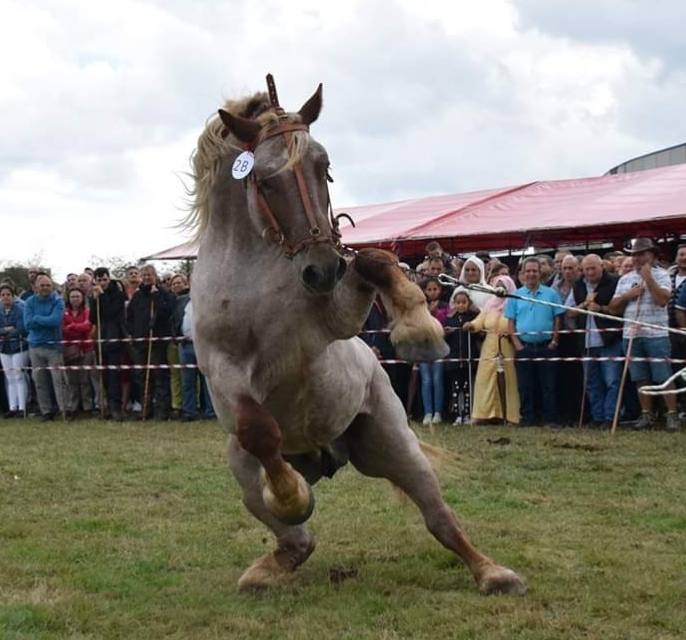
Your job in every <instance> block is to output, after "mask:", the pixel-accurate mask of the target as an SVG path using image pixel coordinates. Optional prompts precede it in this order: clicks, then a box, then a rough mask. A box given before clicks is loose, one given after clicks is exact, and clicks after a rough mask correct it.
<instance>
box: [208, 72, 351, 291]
mask: <svg viewBox="0 0 686 640" xmlns="http://www.w3.org/2000/svg"><path fill="white" fill-rule="evenodd" d="M267 80H268V83H269V89H270V94H269V97H270V101H271V106H270V108H269V109H268V110H267V111H266V112H264V113H262V114H261V115H259V116H258V117H256V118H254V119H251V118H246V117H241V116H238V115H235V114H232V113H230V112H229V111H225V110H223V109H222V110H220V111H219V116H220V117H221V120H222V122H223V124H224V126H225V128H226V129H225V135H228V133H231V134H233V136H234V137H235V138H236V139H237V140H238V141H240V143H241V144H242V145H243V147H244V148H245V149H246V150H248V151H251V152H252V153H253V154H254V165H253V168H252V171H251V172H250V173H249V174H248V175H247V177H246V178H244V180H245V183H246V189H247V196H248V209H249V211H250V217H251V220H252V221H253V224H254V225H255V226H256V228H257V230H258V231H259V233H260V234H261V235H262V236H263V237H264V238H265V239H267V240H270V241H275V242H277V243H278V245H279V246H280V248H281V251H282V252H283V254H284V255H285V256H286V257H287V258H290V259H291V261H292V263H293V265H294V266H295V268H296V270H297V273H298V275H299V277H300V280H301V282H302V283H303V285H304V286H305V287H306V288H307V290H308V291H310V292H311V293H314V294H327V293H330V292H331V291H332V290H333V288H334V287H335V286H336V283H337V282H338V281H339V280H340V279H341V278H342V277H343V274H344V273H345V269H346V262H345V260H344V259H343V257H342V256H341V254H340V253H339V251H338V249H339V247H340V242H339V240H340V234H339V232H338V224H337V221H336V219H335V218H334V216H333V213H332V209H331V202H330V200H329V189H328V180H329V179H330V178H329V173H328V169H329V157H328V155H327V153H326V150H325V149H324V147H323V146H322V145H321V144H319V143H318V142H316V141H315V140H314V139H313V138H312V137H311V136H310V134H309V125H310V124H312V123H313V122H314V121H315V120H316V119H317V117H318V116H319V112H320V111H321V107H322V85H321V84H320V85H319V87H318V89H317V91H316V92H315V93H314V95H313V96H312V97H311V98H310V99H309V100H308V101H307V102H306V103H305V104H304V105H303V106H302V108H301V109H300V110H299V111H298V112H297V113H286V112H284V111H283V109H281V107H280V106H279V105H278V99H277V97H276V90H275V89H274V86H273V81H272V80H271V76H268V78H267ZM241 157H245V156H237V157H236V161H235V162H236V163H239V159H240V158H241ZM249 159H250V158H249V156H248V160H249ZM237 166H238V167H240V164H238V165H237Z"/></svg>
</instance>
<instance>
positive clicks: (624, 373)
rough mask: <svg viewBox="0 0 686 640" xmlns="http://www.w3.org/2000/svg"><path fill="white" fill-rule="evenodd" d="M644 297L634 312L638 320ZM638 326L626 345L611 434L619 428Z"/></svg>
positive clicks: (633, 329)
mask: <svg viewBox="0 0 686 640" xmlns="http://www.w3.org/2000/svg"><path fill="white" fill-rule="evenodd" d="M642 297H643V292H641V295H640V296H639V297H638V300H637V301H636V311H635V312H634V320H638V314H639V312H640V309H641V298H642ZM635 329H636V327H635V326H633V327H632V332H631V335H630V336H629V342H628V344H627V345H626V354H624V369H623V370H622V378H621V380H620V382H619V391H618V393H617V404H616V405H615V415H614V417H613V418H612V429H610V435H615V431H616V430H617V423H618V422H619V412H620V410H621V408H622V401H623V400H624V384H625V383H626V376H627V373H628V371H629V361H630V360H631V349H632V348H633V346H634V337H635V335H636V331H635Z"/></svg>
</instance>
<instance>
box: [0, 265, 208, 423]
mask: <svg viewBox="0 0 686 640" xmlns="http://www.w3.org/2000/svg"><path fill="white" fill-rule="evenodd" d="M28 277H29V281H30V286H29V287H27V288H26V290H25V291H17V290H16V288H15V286H14V284H13V283H12V282H11V281H4V282H1V283H0V306H1V309H2V313H0V359H1V363H2V373H3V377H4V384H0V403H2V405H3V406H2V409H3V413H4V415H5V416H6V417H8V418H21V417H24V416H26V415H35V416H40V417H41V418H42V420H44V421H50V420H54V419H55V417H57V416H61V417H63V418H64V419H66V420H69V421H71V420H75V419H76V418H78V417H79V416H88V417H92V416H101V417H103V418H107V419H109V420H113V421H117V422H121V421H123V420H125V419H131V420H143V419H148V418H154V419H155V420H169V419H172V418H174V419H180V420H182V421H188V422H190V421H193V420H197V419H199V418H203V419H211V418H214V417H215V416H214V410H213V408H212V402H211V400H210V396H209V394H208V392H207V385H206V383H205V379H204V377H203V376H202V374H201V373H200V371H199V370H198V369H197V368H196V367H195V366H194V365H195V364H196V359H195V352H194V350H193V322H192V313H191V311H192V305H191V294H190V285H189V281H188V279H187V278H186V276H185V275H183V274H165V275H163V276H162V277H161V278H158V277H157V273H156V271H155V268H154V267H153V266H152V265H145V266H142V267H140V268H139V267H137V266H132V267H129V268H127V269H126V275H125V277H124V278H123V280H117V279H114V278H112V277H111V276H110V272H109V270H108V269H107V268H105V267H99V268H97V269H95V270H91V269H86V270H85V271H84V272H83V273H82V274H80V275H78V274H75V273H70V274H69V275H68V276H67V278H66V281H65V282H64V284H62V285H59V286H58V285H56V284H55V283H54V282H53V280H52V278H51V277H50V275H49V274H48V273H46V272H45V271H40V270H38V269H29V271H28ZM178 364H181V365H183V366H182V367H178V366H174V365H178ZM29 365H30V366H29ZM96 365H104V368H98V366H96ZM170 365H171V366H170Z"/></svg>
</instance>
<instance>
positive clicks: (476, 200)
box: [337, 164, 686, 255]
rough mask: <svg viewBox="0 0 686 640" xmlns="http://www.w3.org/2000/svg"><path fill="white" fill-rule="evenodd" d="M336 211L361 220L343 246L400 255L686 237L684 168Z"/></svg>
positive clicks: (346, 234) (349, 231)
mask: <svg viewBox="0 0 686 640" xmlns="http://www.w3.org/2000/svg"><path fill="white" fill-rule="evenodd" d="M342 212H346V213H349V214H350V215H351V216H352V218H353V219H354V220H359V222H356V225H357V226H356V227H355V228H352V227H350V226H349V225H347V223H346V226H345V227H344V228H343V230H342V231H343V241H344V242H345V243H346V244H348V245H350V246H354V247H364V246H378V247H384V248H392V249H395V250H396V251H398V253H400V254H405V255H413V254H418V253H422V252H423V250H424V245H425V244H426V242H427V241H428V240H439V241H440V242H441V245H442V246H443V248H444V249H446V250H448V251H451V252H458V251H461V250H462V251H464V250H480V249H518V248H520V249H523V248H525V247H526V246H529V245H533V244H535V245H537V246H546V245H550V246H556V245H558V244H561V243H584V242H590V241H600V240H617V241H622V240H624V239H626V238H628V237H631V236H634V235H636V234H638V233H642V234H650V235H654V236H662V235H664V234H667V233H684V232H686V217H685V216H686V165H683V164H682V165H674V166H670V167H663V168H660V169H652V170H648V171H637V172H634V173H625V174H620V175H612V176H601V177H597V178H582V179H578V180H551V181H543V182H532V183H529V184H522V185H517V186H514V187H507V188H502V189H492V190H488V191H474V192H471V193H458V194H455V195H447V196H434V197H429V198H421V199H416V200H405V201H402V202H394V203H390V204H379V205H371V206H363V207H351V208H347V209H338V210H337V213H342Z"/></svg>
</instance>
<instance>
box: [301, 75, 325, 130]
mask: <svg viewBox="0 0 686 640" xmlns="http://www.w3.org/2000/svg"><path fill="white" fill-rule="evenodd" d="M321 110H322V83H321V82H320V83H319V86H318V87H317V90H316V91H315V92H314V94H313V95H312V97H311V98H310V99H309V100H308V101H307V102H306V103H305V104H304V105H303V106H302V107H300V111H298V113H299V114H300V118H301V119H302V121H303V123H304V124H312V123H313V122H314V121H315V120H316V119H317V118H318V117H319V112H320V111H321Z"/></svg>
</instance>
